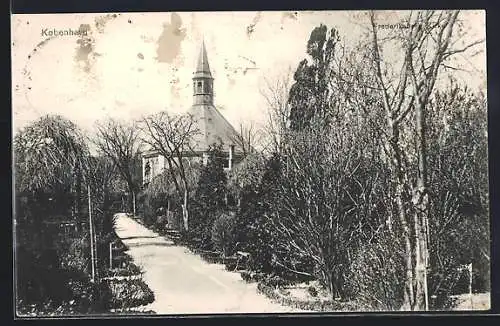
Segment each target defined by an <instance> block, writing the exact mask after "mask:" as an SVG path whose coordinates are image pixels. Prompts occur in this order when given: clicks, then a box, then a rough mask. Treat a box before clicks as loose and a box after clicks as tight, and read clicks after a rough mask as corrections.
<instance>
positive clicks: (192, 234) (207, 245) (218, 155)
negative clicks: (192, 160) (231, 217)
mask: <svg viewBox="0 0 500 326" xmlns="http://www.w3.org/2000/svg"><path fill="white" fill-rule="evenodd" d="M226 184H227V176H226V173H225V172H224V155H223V152H222V147H221V145H218V144H214V145H213V146H211V147H210V149H209V155H208V162H207V164H206V165H204V166H203V167H202V168H201V171H200V175H199V179H198V185H197V188H196V192H195V194H194V196H193V205H192V207H193V208H192V211H191V217H190V222H189V223H190V226H189V233H188V234H189V238H190V239H191V242H192V243H193V244H194V245H195V247H197V248H199V249H204V250H211V249H213V242H212V226H213V223H214V221H215V218H216V217H217V216H218V215H219V214H221V213H222V212H224V211H225V210H226V209H227V207H226V206H227V205H226V195H227V187H226Z"/></svg>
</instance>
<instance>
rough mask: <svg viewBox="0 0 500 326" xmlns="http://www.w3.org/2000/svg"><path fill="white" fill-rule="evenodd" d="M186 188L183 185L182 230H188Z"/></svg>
mask: <svg viewBox="0 0 500 326" xmlns="http://www.w3.org/2000/svg"><path fill="white" fill-rule="evenodd" d="M187 205H188V189H187V187H184V203H183V205H182V220H183V222H184V230H185V231H189V226H188V219H189V211H188V206H187Z"/></svg>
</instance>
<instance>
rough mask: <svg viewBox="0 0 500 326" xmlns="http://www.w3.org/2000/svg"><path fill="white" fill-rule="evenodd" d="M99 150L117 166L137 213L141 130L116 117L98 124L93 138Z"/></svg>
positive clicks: (134, 210) (134, 211)
mask: <svg viewBox="0 0 500 326" xmlns="http://www.w3.org/2000/svg"><path fill="white" fill-rule="evenodd" d="M93 142H94V144H95V145H96V146H97V148H98V150H99V151H100V152H101V153H102V154H103V155H105V156H107V157H108V158H109V159H111V161H112V162H113V163H114V164H115V166H116V167H117V169H118V171H119V173H120V175H121V177H122V179H123V180H124V181H125V182H126V184H127V187H128V191H129V193H130V197H129V204H130V206H131V208H132V211H133V213H134V215H135V214H136V195H137V193H138V191H139V186H140V172H139V171H140V169H139V164H138V163H139V162H140V150H141V139H140V137H139V130H138V129H137V127H136V126H135V125H133V124H127V123H125V122H121V121H118V120H114V119H109V120H107V121H106V122H104V123H101V124H99V123H98V124H96V136H95V138H94V139H93ZM130 206H129V207H130Z"/></svg>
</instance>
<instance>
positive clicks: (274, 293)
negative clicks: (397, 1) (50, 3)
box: [11, 10, 491, 318]
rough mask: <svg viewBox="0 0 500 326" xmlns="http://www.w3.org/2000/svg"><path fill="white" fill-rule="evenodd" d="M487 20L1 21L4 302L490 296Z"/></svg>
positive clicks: (332, 16)
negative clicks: (7, 278)
mask: <svg viewBox="0 0 500 326" xmlns="http://www.w3.org/2000/svg"><path fill="white" fill-rule="evenodd" d="M485 15H486V13H485V11H484V10H437V11H432V10H412V11H410V10H408V11H261V12H255V11H254V12H250V11H246V12H229V11H227V12H158V13H147V12H145V13H120V12H116V13H102V14H89V13H87V14H77V13H75V14H14V15H12V16H11V26H12V43H11V49H12V50H11V52H12V102H13V108H12V123H13V128H12V129H13V134H12V152H13V162H12V164H13V170H12V171H13V192H14V196H13V207H14V214H13V225H14V228H13V239H14V243H13V245H14V265H13V277H14V302H15V315H16V316H17V318H33V317H35V318H40V317H60V318H64V317H71V316H111V317H113V316H123V315H134V316H135V315H141V316H145V317H147V316H158V315H165V316H167V315H185V314H187V315H191V314H193V315H200V314H245V313H261V314H283V313H314V312H316V313H317V312H320V313H346V312H396V311H397V312H400V311H405V312H409V313H419V312H426V311H441V312H450V313H452V312H456V311H475V310H480V311H487V310H489V309H490V308H491V307H490V293H491V285H490V212H489V189H488V180H489V179H488V129H487V124H488V109H487V94H486V92H487V87H486V43H487V42H486V27H485Z"/></svg>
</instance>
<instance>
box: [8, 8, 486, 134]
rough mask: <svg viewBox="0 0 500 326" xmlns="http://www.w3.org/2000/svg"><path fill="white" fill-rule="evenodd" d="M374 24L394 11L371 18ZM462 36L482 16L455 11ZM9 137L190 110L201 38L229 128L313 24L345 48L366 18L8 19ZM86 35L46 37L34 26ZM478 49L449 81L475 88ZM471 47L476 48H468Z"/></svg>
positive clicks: (251, 116)
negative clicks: (54, 122) (47, 126)
mask: <svg viewBox="0 0 500 326" xmlns="http://www.w3.org/2000/svg"><path fill="white" fill-rule="evenodd" d="M379 17H380V21H381V22H383V23H384V24H391V23H398V21H399V19H400V18H401V12H393V11H387V12H381V13H380V15H379ZM461 19H462V20H464V21H465V24H464V25H465V26H466V28H467V30H468V34H467V35H468V36H467V37H468V38H469V39H471V40H477V39H484V38H485V13H484V11H467V12H462V14H461ZM11 24H12V29H11V30H12V92H13V95H12V99H13V110H12V118H13V131H14V132H16V130H18V129H19V128H22V127H24V126H25V125H26V124H28V123H30V122H31V121H33V120H34V119H37V118H38V117H40V116H42V115H45V114H48V113H51V114H60V115H63V116H65V117H67V118H69V119H71V120H72V121H73V122H75V123H76V124H77V125H78V126H79V127H80V128H82V129H83V130H92V126H93V125H94V123H95V122H96V121H98V120H102V119H105V118H107V117H114V118H118V119H123V120H130V119H138V118H140V117H141V116H143V115H147V114H150V113H155V112H158V111H162V110H168V111H170V112H185V111H186V110H187V109H188V108H189V107H190V106H191V104H192V75H193V72H194V69H195V65H196V60H197V57H198V54H199V48H200V45H201V42H202V40H203V39H204V40H205V45H206V49H207V54H208V60H209V62H210V68H211V71H212V75H213V77H214V79H215V80H214V91H215V106H216V107H217V108H218V109H219V110H220V111H221V113H222V114H223V115H224V116H225V117H226V118H227V119H228V120H229V122H231V123H232V124H233V125H234V126H237V125H238V124H239V123H241V122H243V123H248V122H249V121H254V122H256V123H257V124H260V123H262V122H263V121H264V119H265V112H266V103H265V100H264V98H263V96H262V95H261V93H260V90H261V89H262V88H264V87H265V86H264V85H265V80H266V79H268V80H271V81H273V80H276V79H278V78H281V77H282V76H284V75H285V74H286V72H287V71H288V70H289V69H291V71H292V72H293V71H294V70H295V68H296V67H297V65H298V63H299V62H300V61H301V60H302V59H304V58H306V44H307V40H308V39H309V35H310V33H311V31H312V30H313V28H314V27H316V26H319V25H320V24H325V25H327V26H328V27H329V28H331V27H335V28H337V29H338V30H339V33H340V35H341V37H342V38H343V40H344V41H345V42H346V44H349V43H350V42H351V43H355V42H356V41H358V40H359V38H360V36H361V35H362V34H363V33H364V32H365V30H366V28H367V27H368V20H367V15H366V12H352V11H350V12H348V11H317V12H312V11H307V12H304V11H299V12H280V11H273V12H178V13H175V12H170V13H105V14H37V15H13V16H12V23H11ZM82 27H83V28H86V29H87V30H88V34H87V38H88V40H87V41H86V42H82V41H81V38H80V37H79V36H75V35H63V36H47V35H48V34H47V33H44V30H46V31H49V30H54V29H55V30H68V29H71V30H78V29H80V28H82ZM485 46H486V45H485V44H483V45H480V46H479V48H480V51H479V52H477V51H476V54H475V55H474V56H470V55H469V54H464V55H461V57H459V58H458V60H459V63H458V65H459V66H460V67H464V69H465V70H467V71H466V72H457V73H456V74H457V76H459V79H460V78H461V79H462V80H463V81H466V82H467V84H468V85H469V86H470V87H472V88H477V89H483V90H484V89H485V85H486V57H485V56H486V54H485ZM476 50H477V49H476Z"/></svg>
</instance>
